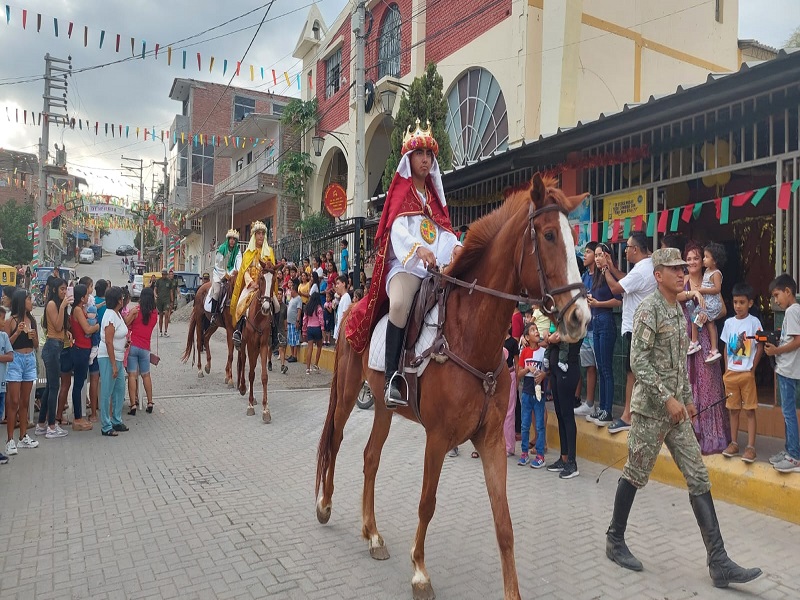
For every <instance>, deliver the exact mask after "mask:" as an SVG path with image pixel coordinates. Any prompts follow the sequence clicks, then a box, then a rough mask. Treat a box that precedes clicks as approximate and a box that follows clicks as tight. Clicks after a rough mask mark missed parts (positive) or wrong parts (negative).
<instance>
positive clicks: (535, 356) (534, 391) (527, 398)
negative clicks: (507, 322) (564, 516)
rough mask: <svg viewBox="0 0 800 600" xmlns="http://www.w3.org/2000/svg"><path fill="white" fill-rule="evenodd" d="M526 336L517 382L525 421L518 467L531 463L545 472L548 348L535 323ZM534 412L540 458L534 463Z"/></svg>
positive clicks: (536, 457) (522, 427)
mask: <svg viewBox="0 0 800 600" xmlns="http://www.w3.org/2000/svg"><path fill="white" fill-rule="evenodd" d="M524 337H525V340H526V341H527V345H526V346H525V347H524V348H522V350H521V351H520V355H519V367H518V368H517V379H520V378H521V379H522V398H521V405H522V413H521V421H522V422H521V426H520V429H521V434H522V449H521V450H522V452H521V454H520V457H519V461H518V462H517V465H519V466H521V467H524V466H525V465H527V464H528V463H530V465H531V467H533V468H534V469H541V468H542V467H543V466H544V453H545V424H544V412H545V397H544V394H542V386H541V383H542V381H544V376H545V374H544V348H541V347H540V346H539V329H538V328H537V327H536V324H535V323H530V324H528V325H526V326H525V333H524ZM531 413H533V415H534V418H535V420H536V456H535V457H534V458H533V460H531V459H530V458H529V456H528V449H529V439H530V430H531Z"/></svg>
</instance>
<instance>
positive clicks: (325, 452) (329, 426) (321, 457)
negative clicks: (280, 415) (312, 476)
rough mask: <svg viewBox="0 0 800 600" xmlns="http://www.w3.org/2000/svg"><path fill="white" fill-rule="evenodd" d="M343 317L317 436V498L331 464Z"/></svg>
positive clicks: (315, 494) (341, 349) (342, 348)
mask: <svg viewBox="0 0 800 600" xmlns="http://www.w3.org/2000/svg"><path fill="white" fill-rule="evenodd" d="M344 322H345V319H344V317H343V318H342V323H341V324H340V326H339V331H340V332H341V335H340V336H339V339H338V340H336V352H335V354H334V356H333V378H332V379H331V395H330V399H329V400H328V414H327V415H326V416H325V425H323V426H322V433H321V434H320V436H319V447H318V448H317V480H316V483H315V485H314V496H315V497H316V496H319V486H320V485H321V483H322V480H323V479H324V477H325V473H327V471H328V468H329V467H330V464H331V445H332V443H333V432H334V422H335V416H336V408H337V406H338V404H339V394H338V386H337V379H338V378H339V357H340V356H341V354H342V352H343V351H344V345H345V344H347V343H348V342H347V339H346V338H345V336H344Z"/></svg>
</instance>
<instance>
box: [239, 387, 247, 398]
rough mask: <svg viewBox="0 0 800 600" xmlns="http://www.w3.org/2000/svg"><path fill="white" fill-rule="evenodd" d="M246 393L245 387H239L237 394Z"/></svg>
mask: <svg viewBox="0 0 800 600" xmlns="http://www.w3.org/2000/svg"><path fill="white" fill-rule="evenodd" d="M246 393H247V388H239V395H240V396H244V395H245V394H246Z"/></svg>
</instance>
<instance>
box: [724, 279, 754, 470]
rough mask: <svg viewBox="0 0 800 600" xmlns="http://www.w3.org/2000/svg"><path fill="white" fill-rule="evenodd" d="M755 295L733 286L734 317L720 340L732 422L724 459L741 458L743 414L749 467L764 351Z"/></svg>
mask: <svg viewBox="0 0 800 600" xmlns="http://www.w3.org/2000/svg"><path fill="white" fill-rule="evenodd" d="M754 298H755V291H754V290H753V288H752V286H750V285H749V284H747V283H737V284H736V285H734V286H733V311H734V313H735V315H734V316H733V317H731V318H729V319H727V320H726V321H725V326H724V327H723V328H722V333H721V334H720V339H721V340H722V342H723V343H724V344H725V348H726V349H727V351H726V356H727V361H726V362H725V363H723V364H725V365H726V368H725V374H724V375H723V376H722V381H723V383H724V384H725V393H726V395H727V398H728V399H727V401H726V403H725V406H726V407H727V408H728V411H729V415H730V419H731V437H732V440H731V443H730V444H728V447H727V448H725V450H723V452H722V455H723V456H726V457H728V458H732V457H734V456H737V455H738V454H739V444H738V442H737V441H736V437H737V434H738V432H739V416H740V414H741V413H744V415H745V418H746V419H747V447H746V448H745V449H744V453H743V454H742V460H743V461H744V462H746V463H751V462H754V461H755V459H756V447H755V446H756V409H757V408H758V392H757V390H756V376H755V372H756V367H757V366H758V362H759V361H760V360H761V355H762V353H763V351H764V349H763V348H762V347H761V344H757V343H756V341H755V339H753V338H754V337H755V335H756V332H757V331H759V330H760V329H761V321H759V320H758V319H757V318H756V317H754V316H753V315H751V314H750V309H751V308H752V307H753V300H754Z"/></svg>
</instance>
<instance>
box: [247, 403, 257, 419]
mask: <svg viewBox="0 0 800 600" xmlns="http://www.w3.org/2000/svg"><path fill="white" fill-rule="evenodd" d="M255 414H256V409H255V408H254V407H253V405H252V404H251V405H250V406H248V407H247V416H248V417H252V416H253V415H255Z"/></svg>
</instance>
